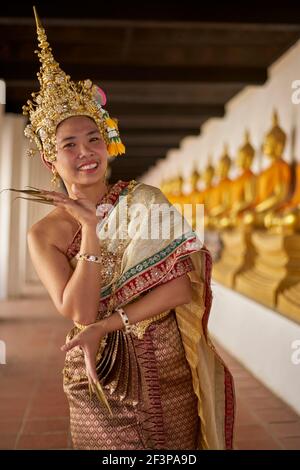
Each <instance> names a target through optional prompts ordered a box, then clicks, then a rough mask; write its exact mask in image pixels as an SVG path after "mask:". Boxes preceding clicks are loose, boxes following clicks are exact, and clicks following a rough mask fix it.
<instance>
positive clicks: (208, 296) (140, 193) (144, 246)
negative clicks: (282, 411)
mask: <svg viewBox="0 0 300 470" xmlns="http://www.w3.org/2000/svg"><path fill="white" fill-rule="evenodd" d="M127 196H128V194H127V192H126V188H125V190H123V191H122V193H121V195H120V197H119V199H118V203H117V205H115V206H113V208H112V209H111V210H110V212H109V214H108V216H107V217H106V218H104V219H103V220H102V222H101V223H100V224H99V225H98V236H99V238H100V239H105V240H106V243H107V248H108V249H109V250H111V251H114V250H115V249H116V246H117V245H118V243H119V242H120V239H119V238H118V237H120V236H121V237H122V236H123V237H124V242H123V243H124V251H123V255H122V262H121V270H120V275H119V277H118V281H117V283H116V287H115V290H114V292H115V298H116V299H117V304H118V305H120V306H121V305H126V304H127V303H129V302H131V301H133V300H134V299H135V298H137V297H138V296H139V295H140V294H141V293H143V292H147V290H149V289H151V288H153V287H155V286H158V285H159V284H161V283H164V282H166V281H168V280H169V279H172V272H173V270H174V267H175V266H176V264H177V263H178V262H179V261H183V260H187V259H191V260H192V263H193V266H194V270H193V271H190V272H188V276H189V278H190V280H191V284H192V290H193V295H192V301H191V302H190V303H188V304H185V305H181V306H178V307H176V309H175V310H176V318H177V322H178V326H179V330H180V333H181V337H182V341H183V345H184V349H185V353H186V358H187V361H188V363H189V365H190V368H191V372H192V378H193V387H194V391H195V394H196V395H197V397H198V413H199V417H200V419H201V431H202V432H201V447H202V448H203V449H231V448H233V427H234V411H235V410H234V408H235V397H234V386H233V380H232V376H231V374H230V372H229V371H228V369H227V368H226V366H225V365H224V363H223V362H222V360H221V359H220V357H219V356H218V354H217V353H216V351H215V348H214V346H213V344H212V341H211V339H210V336H209V332H208V329H207V324H208V319H209V313H210V307H211V302H212V292H211V265H212V261H211V256H210V253H209V251H208V250H207V249H206V248H205V247H204V246H202V244H201V242H200V240H199V238H198V237H197V235H196V233H195V232H194V231H193V230H192V229H191V227H190V225H189V224H188V223H187V221H186V220H185V219H184V218H183V217H182V215H181V214H180V213H179V212H178V211H177V210H176V209H175V208H174V206H172V205H171V203H170V202H169V201H168V200H167V199H166V197H165V196H164V195H163V193H162V192H161V191H160V190H159V189H158V188H155V187H153V186H150V185H147V184H144V183H137V184H136V185H135V186H134V188H133V190H132V191H131V201H130V203H129V205H128V208H127V202H128V198H127ZM155 204H156V205H158V207H162V206H160V205H161V204H163V205H164V207H165V208H166V207H168V208H170V207H171V206H172V213H173V214H174V215H173V216H172V222H171V236H169V237H168V238H165V237H164V236H159V237H152V238H151V237H150V238H145V234H146V233H148V235H149V229H148V227H149V224H148V222H149V220H152V223H151V224H150V225H151V227H152V230H153V228H154V232H156V231H157V230H159V229H161V228H162V225H163V224H162V220H165V218H166V217H167V215H165V214H164V215H163V216H162V217H161V218H160V220H158V219H156V220H155V218H154V219H153V218H152V214H151V210H153V205H155ZM127 209H128V213H129V215H130V218H131V220H130V223H129V224H128V225H127V217H126V216H125V215H126V210H127ZM173 209H175V210H173ZM166 214H168V212H167V211H166ZM133 229H135V230H133ZM132 230H133V231H132ZM152 233H153V232H152ZM107 234H109V237H108V238H107ZM126 234H127V235H126ZM128 234H129V235H130V236H128ZM156 234H157V232H156ZM111 294H112V286H111V284H108V285H106V286H104V287H103V289H102V290H101V299H102V308H103V311H105V308H106V305H107V302H108V301H109V298H110V296H111Z"/></svg>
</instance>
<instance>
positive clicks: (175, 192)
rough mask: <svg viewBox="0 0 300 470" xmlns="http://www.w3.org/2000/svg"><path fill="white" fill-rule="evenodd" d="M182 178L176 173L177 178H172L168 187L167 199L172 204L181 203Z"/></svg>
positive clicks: (182, 197)
mask: <svg viewBox="0 0 300 470" xmlns="http://www.w3.org/2000/svg"><path fill="white" fill-rule="evenodd" d="M182 186H183V178H182V176H181V175H178V176H177V178H174V179H172V184H171V188H170V193H169V195H168V199H169V201H170V202H171V203H172V204H179V205H181V204H182V203H183V199H184V196H183V192H182Z"/></svg>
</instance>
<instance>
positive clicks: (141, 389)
mask: <svg viewBox="0 0 300 470" xmlns="http://www.w3.org/2000/svg"><path fill="white" fill-rule="evenodd" d="M120 335H122V337H123V338H122V339H123V341H126V343H127V347H126V348H124V350H126V354H125V351H124V350H123V351H120V355H121V358H120V363H119V364H118V367H119V370H118V367H116V370H115V372H114V379H113V381H114V383H110V384H108V385H107V386H106V385H104V390H105V392H107V397H108V401H109V404H110V407H111V410H112V412H113V417H111V416H109V414H108V413H107V410H106V408H105V407H104V406H103V405H102V404H101V402H100V401H99V400H98V399H97V397H96V396H95V395H92V397H90V396H89V392H88V383H87V379H86V376H85V365H84V358H83V355H82V353H81V351H80V350H79V348H74V350H72V351H70V352H69V353H68V354H67V358H66V367H67V368H68V370H70V372H71V378H70V380H68V379H66V377H65V378H64V390H65V393H66V395H67V397H68V400H69V404H70V418H71V433H72V440H73V446H74V448H75V449H105V450H115V449H123V450H126V449H196V448H197V442H198V435H199V426H200V420H199V417H198V413H197V397H196V395H195V394H194V391H193V386H192V379H191V371H190V368H189V365H188V363H187V361H186V357H185V353H184V348H183V345H182V342H181V338H180V334H179V331H178V327H177V322H176V317H175V314H174V312H172V313H170V315H168V316H167V317H165V318H164V319H162V320H160V321H158V322H155V323H153V324H152V325H151V326H150V327H149V328H148V329H147V330H146V332H145V334H144V337H143V339H142V340H139V339H137V338H136V337H135V336H133V335H126V337H125V335H124V333H123V332H120ZM71 336H72V335H71ZM121 369H122V373H121ZM129 374H130V381H128V380H126V377H128V375H129ZM79 376H81V377H82V379H81V380H78V378H79ZM111 385H112V390H111V392H110V391H109V389H110V386H111ZM127 387H130V388H131V390H130V391H129V390H128V389H127ZM116 389H117V390H118V391H117V392H116ZM127 392H128V394H129V398H128V397H126V393H127ZM124 395H125V396H124Z"/></svg>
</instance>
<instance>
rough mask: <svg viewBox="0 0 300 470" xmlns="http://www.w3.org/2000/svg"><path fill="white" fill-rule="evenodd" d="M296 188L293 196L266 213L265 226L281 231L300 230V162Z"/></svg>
mask: <svg viewBox="0 0 300 470" xmlns="http://www.w3.org/2000/svg"><path fill="white" fill-rule="evenodd" d="M295 180H296V182H295V189H294V191H293V193H292V197H291V198H290V199H289V200H288V201H284V202H283V203H282V204H280V205H279V206H278V207H277V208H276V209H275V210H274V211H273V212H270V213H269V214H267V215H266V217H265V219H264V223H265V226H266V227H267V228H270V229H273V230H274V231H276V232H279V233H281V232H282V233H293V232H296V231H300V163H298V164H297V166H296V171H295Z"/></svg>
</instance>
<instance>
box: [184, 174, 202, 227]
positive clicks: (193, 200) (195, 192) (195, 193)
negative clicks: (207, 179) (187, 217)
mask: <svg viewBox="0 0 300 470" xmlns="http://www.w3.org/2000/svg"><path fill="white" fill-rule="evenodd" d="M200 181H201V176H200V174H199V172H198V170H197V169H196V168H194V170H193V172H192V174H191V176H190V178H189V180H188V186H189V193H188V194H186V196H185V198H184V202H185V203H186V204H191V206H192V207H191V211H192V213H191V219H192V221H191V222H192V226H193V227H195V222H196V219H195V218H196V204H197V203H198V204H200V203H201V201H200V199H201V191H199V183H200Z"/></svg>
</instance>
